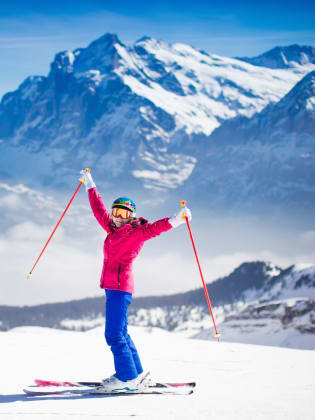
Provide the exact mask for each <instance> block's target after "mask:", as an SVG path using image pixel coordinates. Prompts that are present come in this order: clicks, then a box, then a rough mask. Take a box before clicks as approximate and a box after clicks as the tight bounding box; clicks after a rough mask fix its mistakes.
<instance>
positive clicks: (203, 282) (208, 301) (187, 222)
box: [180, 200, 221, 341]
mask: <svg viewBox="0 0 315 420" xmlns="http://www.w3.org/2000/svg"><path fill="white" fill-rule="evenodd" d="M180 204H181V206H182V207H186V201H185V200H182V201H181V202H180ZM182 217H183V218H185V220H186V224H187V228H188V232H189V236H190V239H191V243H192V246H193V250H194V253H195V257H196V261H197V265H198V268H199V273H200V276H201V280H202V284H203V289H204V292H205V295H206V300H207V303H208V307H209V311H210V315H211V318H212V322H213V326H214V330H215V338H216V339H217V340H218V341H220V336H221V334H219V332H218V330H217V326H216V324H215V320H214V316H213V312H212V306H211V302H210V298H209V294H208V290H207V286H206V282H205V280H204V277H203V274H202V270H201V266H200V262H199V258H198V254H197V250H196V247H195V242H194V238H193V235H192V232H191V229H190V224H189V220H188V217H187V216H186V215H185V214H184V213H183V216H182Z"/></svg>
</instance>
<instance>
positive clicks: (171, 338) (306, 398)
mask: <svg viewBox="0 0 315 420" xmlns="http://www.w3.org/2000/svg"><path fill="white" fill-rule="evenodd" d="M130 332H131V334H132V336H133V337H134V340H135V342H136V343H138V347H139V348H140V353H141V354H142V358H143V362H144V365H145V368H147V369H148V368H149V369H150V370H151V373H152V376H153V377H154V378H156V379H158V380H165V379H169V380H196V381H197V388H196V391H195V393H194V394H193V395H190V396H158V395H153V396H149V395H144V396H141V395H137V396H136V395H134V396H122V397H101V396H96V397H80V396H72V397H69V396H50V397H40V398H39V397H36V398H35V397H34V398H33V397H31V398H30V397H26V396H25V395H24V394H23V393H22V389H23V386H25V385H29V384H31V383H32V381H33V379H35V378H44V379H45V378H47V379H69V380H70V379H71V380H80V379H81V380H96V379H101V378H103V377H106V376H108V375H110V374H112V356H111V354H110V351H109V350H108V349H104V337H103V330H102V328H96V329H94V330H91V331H89V332H85V333H79V332H65V331H59V330H52V329H44V328H34V327H23V328H16V329H14V330H12V331H10V332H2V333H0V346H1V355H2V357H1V361H0V371H1V379H0V402H1V405H0V416H1V419H2V420H9V419H10V420H11V419H23V420H29V419H32V420H33V419H36V418H40V419H45V420H50V419H74V418H76V419H80V418H83V419H87V420H88V419H95V418H98V417H100V418H106V419H123V418H126V417H133V418H139V419H148V420H149V419H163V420H168V419H172V420H175V419H189V420H192V419H198V420H199V419H201V420H203V419H220V420H234V419H235V420H236V419H242V420H252V419H253V418H255V419H256V420H265V419H266V420H267V419H268V420H272V419H277V420H282V419H283V420H291V419H292V420H293V419H294V420H299V419H301V420H311V419H313V418H314V411H315V400H314V393H315V383H314V375H315V368H314V366H315V364H314V362H315V353H314V351H305V350H288V349H279V348H272V347H261V346H253V345H245V344H230V343H224V342H221V343H217V342H215V341H213V342H209V341H201V340H189V339H185V338H182V337H180V336H179V335H177V334H175V333H169V332H165V331H162V330H159V329H152V330H148V329H142V328H136V327H131V328H130Z"/></svg>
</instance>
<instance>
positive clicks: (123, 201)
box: [112, 197, 136, 213]
mask: <svg viewBox="0 0 315 420" xmlns="http://www.w3.org/2000/svg"><path fill="white" fill-rule="evenodd" d="M114 207H122V208H125V209H128V210H130V211H132V212H133V213H135V212H136V204H135V202H134V201H133V200H131V198H128V197H118V198H116V200H115V201H114V202H113V204H112V208H114Z"/></svg>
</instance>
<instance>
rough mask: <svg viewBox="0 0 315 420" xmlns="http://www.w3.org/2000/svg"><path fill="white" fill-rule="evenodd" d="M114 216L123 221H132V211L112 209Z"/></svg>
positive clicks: (118, 208)
mask: <svg viewBox="0 0 315 420" xmlns="http://www.w3.org/2000/svg"><path fill="white" fill-rule="evenodd" d="M112 216H113V217H117V218H118V217H120V218H121V219H131V218H132V211H130V210H128V209H122V208H121V207H114V208H113V209H112Z"/></svg>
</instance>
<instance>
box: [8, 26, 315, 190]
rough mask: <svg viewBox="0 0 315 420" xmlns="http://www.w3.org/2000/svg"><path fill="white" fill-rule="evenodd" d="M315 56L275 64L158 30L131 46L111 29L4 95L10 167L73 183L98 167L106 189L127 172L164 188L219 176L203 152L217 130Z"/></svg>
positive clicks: (276, 94) (258, 106)
mask: <svg viewBox="0 0 315 420" xmlns="http://www.w3.org/2000/svg"><path fill="white" fill-rule="evenodd" d="M312 63H313V62H312V61H311V60H309V61H308V62H307V63H306V64H303V63H302V64H303V65H300V66H298V67H295V68H293V69H292V68H285V69H283V68H280V69H278V68H277V69H266V68H261V67H259V66H253V65H252V64H248V63H246V62H244V61H242V60H238V59H231V58H226V57H220V56H217V55H211V54H207V53H205V52H203V51H199V50H197V49H194V48H193V47H190V46H188V45H185V44H173V45H169V44H167V43H165V42H162V41H157V40H155V39H152V38H143V39H141V40H139V41H138V42H136V43H135V44H134V45H132V46H127V45H124V44H123V43H122V42H121V41H120V40H119V39H118V37H117V36H116V35H113V34H106V35H104V36H102V37H101V38H99V39H97V40H96V41H94V42H92V43H91V44H90V45H89V46H88V47H87V48H79V49H77V50H75V51H72V52H71V51H63V52H61V53H58V54H57V55H56V57H55V59H54V61H53V62H52V64H51V70H50V73H49V74H48V76H47V77H45V76H31V77H29V78H27V79H26V80H25V81H24V82H23V83H22V84H21V85H20V87H19V89H18V90H17V91H15V92H10V93H8V94H6V95H4V97H3V98H2V101H1V104H0V139H1V142H0V148H1V153H0V164H1V173H0V175H1V177H2V178H8V179H10V177H11V180H12V182H18V181H20V179H21V177H22V178H23V180H24V182H27V181H29V182H30V183H34V182H38V183H39V184H45V185H55V186H59V187H62V186H64V185H65V184H66V183H68V184H69V185H70V184H71V186H72V185H73V180H74V179H77V170H78V169H81V168H82V167H87V166H89V167H91V168H92V170H93V173H94V174H95V175H96V179H100V180H103V182H102V184H101V185H103V186H105V187H106V188H110V187H111V186H113V185H114V184H115V182H117V180H119V182H121V183H122V185H123V184H124V183H126V185H128V189H129V191H131V190H132V189H139V187H142V186H144V187H145V188H146V189H149V190H151V191H152V190H153V191H160V192H161V194H164V193H165V192H167V191H169V190H172V189H178V188H181V187H182V186H183V185H184V184H185V183H186V182H187V180H189V179H191V177H192V174H193V173H194V172H195V171H196V170H198V171H197V172H198V174H199V173H201V174H202V176H201V178H202V179H205V178H210V179H212V177H213V172H212V173H211V175H209V163H207V162H205V161H204V160H203V157H204V156H205V150H206V155H207V156H208V155H209V153H208V146H209V145H210V144H211V143H212V136H211V134H212V132H213V130H215V129H216V128H217V127H219V126H220V125H221V124H222V123H223V122H224V121H226V120H229V119H231V118H234V117H237V116H240V115H241V116H246V117H251V116H253V115H254V114H255V113H257V112H259V111H261V110H262V109H264V108H265V107H266V106H267V105H269V104H274V103H276V102H278V101H279V100H280V99H281V98H283V96H284V95H286V94H287V93H288V91H289V90H290V89H292V87H293V86H294V85H295V84H296V83H297V82H299V81H300V79H301V78H302V77H303V76H304V75H305V74H306V73H307V72H308V71H309V70H312V69H314V68H315V65H314V64H312ZM280 67H281V66H280ZM287 153H289V152H287ZM39 157H40V158H39ZM303 163H304V164H305V165H307V163H306V161H303ZM303 168H304V167H303ZM302 171H303V169H302ZM56 173H58V175H59V176H58V177H56V176H55V174H56ZM232 175H234V174H232ZM221 177H222V171H221V172H220V171H219V172H218V174H217V182H219V181H220V179H221ZM267 177H268V174H267ZM100 182H101V181H100ZM100 182H99V184H100ZM194 182H196V178H194ZM194 185H195V190H200V188H201V187H202V184H199V182H198V183H197V184H194ZM246 189H247V187H245V190H246ZM188 191H189V189H188ZM282 193H283V194H284V195H285V191H282Z"/></svg>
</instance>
